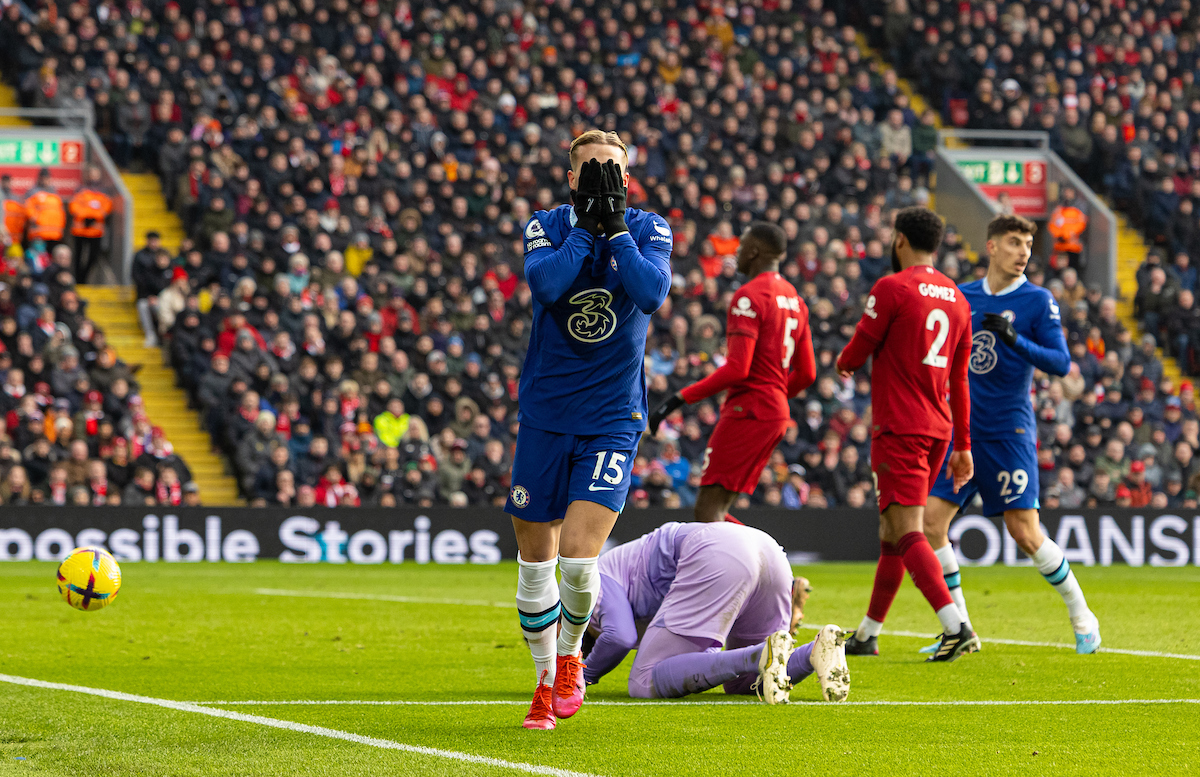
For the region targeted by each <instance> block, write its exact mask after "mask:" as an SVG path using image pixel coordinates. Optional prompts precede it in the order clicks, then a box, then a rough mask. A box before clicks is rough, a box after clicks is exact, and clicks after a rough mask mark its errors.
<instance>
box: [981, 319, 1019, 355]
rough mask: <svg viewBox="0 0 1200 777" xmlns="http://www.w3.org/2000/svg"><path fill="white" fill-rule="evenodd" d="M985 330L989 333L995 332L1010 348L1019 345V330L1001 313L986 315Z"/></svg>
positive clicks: (984, 320)
mask: <svg viewBox="0 0 1200 777" xmlns="http://www.w3.org/2000/svg"><path fill="white" fill-rule="evenodd" d="M983 328H984V329H986V330H988V331H989V332H995V333H996V337H999V338H1000V339H1001V340H1002V341H1003V342H1004V344H1005V345H1007V346H1008V347H1009V348H1012V347H1013V346H1015V345H1016V344H1017V330H1016V329H1014V328H1013V325H1012V322H1011V321H1009V320H1008V319H1007V318H1005V317H1004V316H1002V315H1000V314H999V313H984V314H983Z"/></svg>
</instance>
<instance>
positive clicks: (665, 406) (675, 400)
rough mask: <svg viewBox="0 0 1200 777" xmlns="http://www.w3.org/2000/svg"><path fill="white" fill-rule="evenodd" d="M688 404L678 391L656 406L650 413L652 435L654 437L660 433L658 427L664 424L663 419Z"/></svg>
mask: <svg viewBox="0 0 1200 777" xmlns="http://www.w3.org/2000/svg"><path fill="white" fill-rule="evenodd" d="M686 404H687V402H685V401H684V399H683V397H681V396H680V395H679V394H678V393H675V394H672V395H671V396H669V397H667V398H666V399H665V400H663V403H662V404H661V405H659V406H658V407H656V408H655V409H654V412H653V413H651V414H650V436H651V437H653V436H654V435H656V434H658V427H660V426H662V422H663V420H664V419H665V418H666V417H667V416H669V415H671V413H674V412H675V411H676V410H678V409H679V408H681V407H683V406H684V405H686Z"/></svg>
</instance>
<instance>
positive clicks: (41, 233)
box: [25, 168, 67, 243]
mask: <svg viewBox="0 0 1200 777" xmlns="http://www.w3.org/2000/svg"><path fill="white" fill-rule="evenodd" d="M25 215H26V217H27V218H28V222H27V223H26V230H27V232H28V236H29V239H30V240H37V239H41V240H45V241H46V242H47V243H57V242H59V241H60V240H62V237H63V232H64V230H65V229H66V227H67V209H66V208H65V207H64V206H63V201H62V197H59V196H58V193H57V192H55V191H54V188H53V186H52V185H51V183H50V171H49V170H47V169H45V168H43V169H42V171H41V172H40V173H38V180H37V186H35V187H34V188H32V189H30V190H29V193H28V194H27V195H26V198H25Z"/></svg>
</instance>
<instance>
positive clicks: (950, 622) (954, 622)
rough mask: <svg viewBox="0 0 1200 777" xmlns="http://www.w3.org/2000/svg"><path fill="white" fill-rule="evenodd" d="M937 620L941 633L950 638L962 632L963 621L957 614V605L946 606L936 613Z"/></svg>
mask: <svg viewBox="0 0 1200 777" xmlns="http://www.w3.org/2000/svg"><path fill="white" fill-rule="evenodd" d="M937 616H938V620H939V621H941V622H942V632H943V633H945V634H950V635H951V636H953V635H955V634H957V633H958V632H960V631H962V627H963V619H962V615H960V614H959V612H958V605H957V604H947V605H946V606H945V607H943V608H942V609H940V610H938V611H937Z"/></svg>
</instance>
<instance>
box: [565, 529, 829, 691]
mask: <svg viewBox="0 0 1200 777" xmlns="http://www.w3.org/2000/svg"><path fill="white" fill-rule="evenodd" d="M809 590H811V589H810V588H809V586H808V581H807V580H805V579H804V578H793V576H792V568H791V566H790V565H789V564H788V561H787V557H786V556H785V555H784V553H783V549H782V548H780V547H779V544H778V543H776V542H775V540H774V539H772V537H771V536H770V535H769V534H767V533H765V532H762V531H759V530H758V529H753V528H751V527H749V526H739V525H736V524H731V523H724V522H722V523H673V522H672V523H667V524H663V525H662V526H661V527H659V528H658V529H655V530H654V531H653V532H651V533H650V534H647V535H645V536H643V537H640V538H638V539H636V540H634V541H632V542H627V543H625V544H624V545H620V546H618V547H616V548H613V549H612V550H611V551H609V552H608V553H606V554H605V555H604V557H603V558H601V559H600V599H599V601H598V602H597V604H596V607H595V610H594V611H593V614H592V623H591V625H590V627H589V635H590V636H591V637H594V640H589V641H590V642H591V643H592V644H587V645H586V647H587V648H588V652H587V668H586V669H585V670H584V676H585V677H586V679H587V681H588V683H595V682H597V681H599V679H600V678H601V677H603V676H604V675H605V674H607V673H608V672H610V671H612V670H613V669H615V668H616V667H617V666H618V665H619V664H620V663H621V661H622V660H623V659H624V658H625V656H626V655H627V654H628V653H629V651H630V650H633V649H634V648H635V647H636V648H637V657H636V658H635V659H634V661H633V668H632V670H631V671H630V673H629V695H630V696H633V697H635V698H641V699H654V698H658V699H669V698H677V697H680V696H686V695H688V694H692V693H700V692H702V691H706V690H708V689H709V688H715V687H716V686H718V685H724V687H725V693H728V694H748V693H756V694H757V695H758V696H759V697H760V698H762V699H763V701H765V702H766V703H767V704H783V703H786V702H787V701H788V692H789V690H790V689H791V687H792V686H793V685H795V684H796V683H798V682H800V681H801V680H803V679H804V678H806V677H808V676H809V675H811V674H815V675H816V676H817V681H818V682H819V683H820V685H821V695H822V696H823V697H824V699H825V700H826V701H845V699H846V697H847V695H848V694H849V693H850V671H849V669H848V668H847V666H846V652H845V649H844V645H845V632H843V631H842V630H841V629H839V628H838V627H837V626H835V625H828V626H825V627H823V628H822V629H820V631H818V632H817V636H816V638H815V639H813V640H812V641H811V642H809V643H807V644H804V645H801V646H800V647H798V648H795V649H793V647H794V643H793V641H792V635H791V633H789V631H791V632H794V631H795V630H796V627H797V625H798V624H799V622H800V618H801V617H802V615H803V606H804V601H805V599H807V596H808V591H809ZM789 620H790V623H791V628H790V630H789V627H788V624H789ZM643 632H644V633H643ZM722 648H723V649H722Z"/></svg>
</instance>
